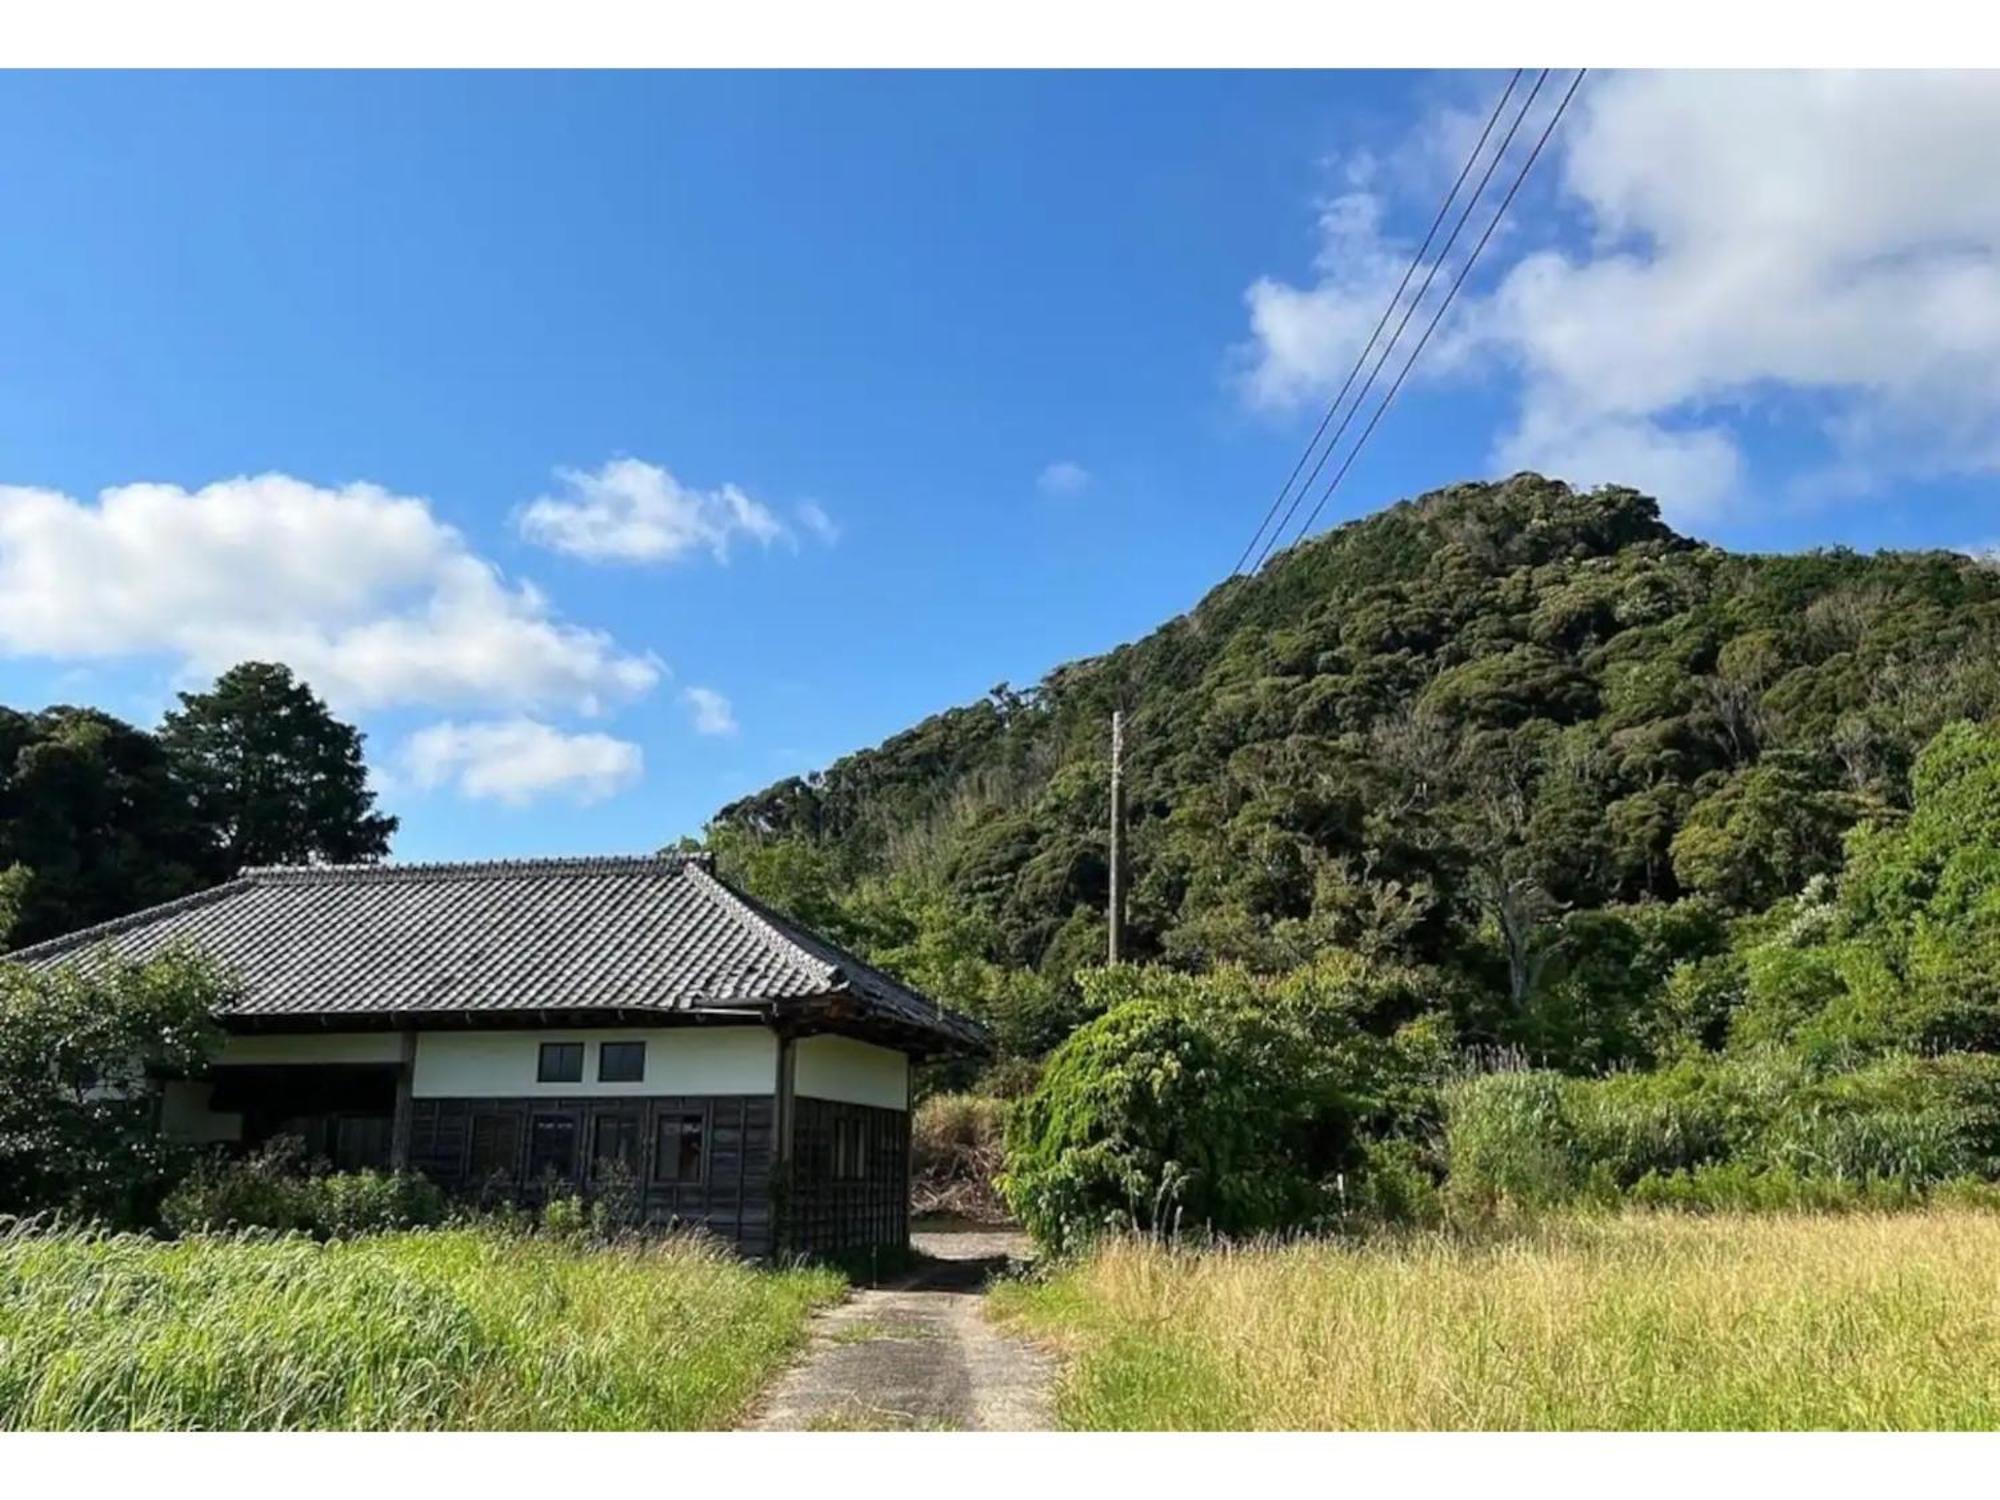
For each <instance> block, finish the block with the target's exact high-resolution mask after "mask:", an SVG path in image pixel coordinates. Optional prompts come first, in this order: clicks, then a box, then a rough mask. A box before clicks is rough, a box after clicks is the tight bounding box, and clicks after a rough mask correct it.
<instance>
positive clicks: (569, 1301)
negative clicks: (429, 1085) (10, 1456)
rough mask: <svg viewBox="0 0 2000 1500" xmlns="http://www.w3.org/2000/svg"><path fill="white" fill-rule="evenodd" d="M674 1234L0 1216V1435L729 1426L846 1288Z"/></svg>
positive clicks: (824, 1276) (830, 1277)
mask: <svg viewBox="0 0 2000 1500" xmlns="http://www.w3.org/2000/svg"><path fill="white" fill-rule="evenodd" d="M840 1289H841V1281H840V1278H839V1277H838V1276H837V1275H835V1274H834V1273H832V1272H826V1271H796V1272H783V1273H774V1272H767V1271H760V1270H756V1269H753V1268H751V1267H749V1266H746V1265H743V1264H742V1263H740V1262H738V1261H735V1260H733V1259H731V1258H729V1257H728V1256H726V1255H724V1254H722V1253H720V1252H718V1251H714V1250H711V1249H707V1248H703V1247H699V1246H697V1245H694V1244H692V1243H688V1242H677V1243H675V1242H670V1243H666V1244H660V1245H654V1246H650V1247H635V1248H630V1249H624V1248H620V1249H602V1248H598V1249H592V1248H587V1247H584V1246H581V1245H575V1244H565V1243H563V1242H560V1241H556V1240H551V1239H547V1238H529V1237H521V1236H511V1235H503V1234H496V1233H489V1232H483V1231H474V1230H449V1231H435V1232H425V1233H412V1234H395V1235H382V1236H376V1237H371V1238H363V1239H356V1240H353V1241H348V1242H344V1243H342V1242H334V1243H330V1244H315V1243H313V1242H311V1241H309V1240H305V1239H287V1240H273V1239H263V1240H258V1239H234V1238H213V1239H204V1238H194V1239H187V1240H182V1241H180V1242H178V1243H173V1244H163V1243H160V1242H157V1241H152V1240H147V1239H142V1238H137V1237H131V1236H104V1235H92V1234H84V1233H62V1234H43V1233H29V1232H25V1231H20V1230H16V1231H14V1232H13V1233H10V1234H0V1429H20V1428H58V1429H84V1428H92V1429H101V1428H139V1429H241V1428H254V1429H271V1428H280V1429H300V1428H368V1429H382V1428H393V1429H447V1428H453V1429H455V1428H479V1429H545V1428H573V1429H575V1428H583V1429H603V1428H701V1427H717V1426H727V1425H728V1424H729V1422H730V1420H731V1419H732V1418H733V1417H734V1416H735V1414H736V1413H737V1412H738V1410H739V1409H740V1408H741V1407H742V1406H743V1405H744V1403H745V1402H746V1401H747V1400H748V1399H749V1398H750V1397H751V1396H752V1395H753V1394H755V1392H756V1391H757V1390H758V1389H759V1388H760V1387H761V1386H762V1385H763V1383H764V1381H765V1380H766V1379H767V1378H768V1377H769V1376H770V1375H771V1374H772V1373H773V1372H774V1370H775V1369H776V1367H777V1366H778V1365H779V1364H780V1363H782V1362H783V1360H784V1359H785V1358H786V1356H787V1355H788V1354H789V1353H790V1352H791V1351H792V1349H794V1348H795V1347H796V1346H797V1345H798V1343H799V1342H800V1340H801V1338H802V1335H803V1331H804V1325H805V1320H806V1317H807V1315H808V1314H809V1313H810V1312H811V1311H812V1309H813V1308H814V1307H816V1306H818V1305H820V1304H821V1303H824V1302H827V1301H830V1300H832V1299H834V1298H835V1297H837V1296H838V1295H839V1293H840Z"/></svg>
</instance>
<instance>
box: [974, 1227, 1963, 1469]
mask: <svg viewBox="0 0 2000 1500" xmlns="http://www.w3.org/2000/svg"><path fill="white" fill-rule="evenodd" d="M995 1310H996V1312H997V1314H998V1315H999V1316H1000V1317H1002V1318H1003V1319H1004V1320H1006V1321H1008V1322H1010V1323H1012V1324H1014V1325H1015V1326H1017V1327H1019V1328H1021V1329H1023V1330H1024V1331H1028V1332H1031V1333H1035V1334H1039V1335H1042V1336H1046V1337H1050V1338H1053V1339H1054V1340H1056V1341H1057V1342H1058V1343H1060V1344H1062V1345H1064V1346H1066V1347H1067V1349H1068V1350H1069V1352H1070V1354H1071V1355H1072V1359H1071V1362H1070V1365H1069V1369H1068V1372H1067V1374H1066V1376H1065V1378H1064V1383H1063V1385H1062V1387H1061V1390H1060V1391H1059V1394H1058V1411H1059V1414H1060V1417H1061V1420H1062V1421H1063V1423H1064V1425H1066V1426H1070V1427H1077V1428H1090V1429H1122V1430H1131V1429H1142V1430H1143V1429H1159V1428H1176V1429H1214V1428H1224V1429H1235V1428H1289V1429H1353V1428H1365V1429H1523V1428H1526V1429H1558V1430H1569V1429H1733V1428H1761V1429H1821V1428H1842V1429H1847V1428H1855V1429H1884V1428H1897V1429H1905V1428H1992V1427H1994V1426H1996V1425H2000V1215H1991V1214H1982V1213H1976V1212H1967V1211H1936V1212H1928V1213H1911V1214H1903V1215H1843V1216H1827V1217H1807V1216H1797V1217H1756V1218H1749V1217H1742V1218H1731V1217H1712V1218H1711V1217H1692V1216H1687V1217H1683V1216H1676V1215H1668V1214H1659V1215H1648V1214H1637V1213H1635V1214H1629V1215H1625V1216H1622V1217H1604V1218H1601V1219H1590V1218H1575V1219H1563V1220H1556V1221H1551V1222H1549V1223H1546V1224H1544V1225H1542V1226H1540V1227H1538V1228H1533V1229H1528V1230H1524V1231H1521V1232H1520V1233H1518V1234H1515V1235H1511V1236H1507V1237H1497V1236H1496V1237H1493V1238H1489V1239H1486V1240H1484V1241H1480V1242H1475V1241H1472V1240H1469V1239H1466V1238H1463V1237H1460V1238H1456V1239H1448V1238H1445V1237H1441V1236H1408V1237H1400V1238H1394V1239H1389V1238H1385V1239H1381V1240H1378V1241H1375V1242H1372V1243H1365V1244H1358V1245H1347V1246H1342V1245H1339V1244H1336V1243H1332V1242H1317V1243H1313V1242H1307V1243H1297V1244H1292V1245H1285V1246H1269V1247H1262V1248H1248V1249H1239V1250H1230V1251H1215V1252H1206V1253H1203V1252H1196V1251H1173V1250H1168V1249H1164V1248H1161V1247H1159V1246H1157V1245H1153V1244H1147V1243H1139V1242H1122V1243H1114V1244H1111V1245H1109V1246H1107V1247H1105V1248H1103V1249H1101V1250H1100V1251H1099V1252H1098V1253H1097V1254H1096V1255H1095V1256H1094V1257H1093V1258H1091V1259H1089V1260H1087V1261H1085V1262H1083V1263H1081V1264H1079V1265H1077V1266H1074V1267H1072V1268H1069V1269H1067V1270H1065V1271H1060V1272H1057V1273H1056V1274H1054V1275H1052V1276H1051V1277H1050V1278H1049V1279H1048V1280H1046V1281H1043V1282H1039V1283H1036V1282H1024V1283H1018V1284H1014V1285H1011V1286H1007V1287H1003V1288H1001V1289H1000V1290H999V1292H998V1293H997V1294H996V1304H995Z"/></svg>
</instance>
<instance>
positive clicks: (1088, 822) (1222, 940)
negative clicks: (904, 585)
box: [710, 474, 2000, 1013]
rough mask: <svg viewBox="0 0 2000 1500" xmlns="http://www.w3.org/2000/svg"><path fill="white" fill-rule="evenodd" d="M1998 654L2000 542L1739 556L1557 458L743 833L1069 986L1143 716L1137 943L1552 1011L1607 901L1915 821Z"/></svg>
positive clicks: (1140, 952) (1277, 563) (956, 941)
mask: <svg viewBox="0 0 2000 1500" xmlns="http://www.w3.org/2000/svg"><path fill="white" fill-rule="evenodd" d="M1996 644H2000V569H1995V568H1994V567H1992V566H1991V565H1988V564H1984V563H1980V562H1977V561H1974V560H1972V559H1970V558H1967V557H1963V556H1959V555H1957V554H1953V553H1947V552H1927V553H1901V554H1890V553H1885V554H1877V555H1874V556H1863V555H1859V554H1856V553H1852V552H1849V551H1845V550H1833V551H1823V552H1813V553H1807V554H1803V555H1796V556H1792V555H1786V556H1767V555H1736V554H1731V553H1728V552H1725V551H1723V550H1721V549H1719V548H1717V547H1713V546H1709V545H1706V544H1703V543H1700V542H1697V541H1694V540H1692V539H1690V538H1687V537H1683V536H1680V535H1678V534H1676V533H1675V532H1674V531H1673V530H1672V529H1670V528H1669V527H1668V526H1667V525H1665V524H1664V523H1663V522H1662V521H1661V520H1660V517H1659V512H1658V507H1657V506H1656V504H1655V503H1654V502H1653V501H1652V500H1651V499H1649V498H1647V497H1646V496H1643V495H1640V494H1638V493H1636V492H1635V491H1632V490H1627V489H1616V488H1611V489H1603V490H1599V491H1595V492H1592V493H1587V494H1583V493H1577V492H1575V491H1573V490H1572V489H1570V488H1569V487H1568V486H1566V485H1564V484H1561V483H1559V482H1556V481H1553V480H1549V479H1544V478H1541V477H1539V476H1536V475H1532V474H1522V475H1517V476H1515V477H1514V478H1512V479H1509V480H1506V481H1504V482H1501V483H1497V484H1463V485H1458V486H1454V487H1452V488H1450V489H1446V490H1441V491H1438V492H1436V493H1433V494H1430V495H1426V496H1423V497H1422V498H1420V499H1417V500H1413V501H1406V502H1404V503H1401V504H1398V505H1395V506H1393V507H1391V508H1389V509H1388V510H1385V511H1383V512H1381V513H1379V514H1377V515H1374V516H1371V517H1368V518H1366V519H1364V520H1360V521H1356V522H1353V523H1350V524H1348V525H1345V526H1342V527H1340V528H1338V529H1336V530H1334V531H1331V532H1329V533H1327V534H1325V535H1323V536H1321V537H1318V538H1316V539H1314V540H1312V541H1310V542H1308V543H1305V544H1303V545H1301V546H1298V547H1295V548H1293V549H1291V550H1290V551H1288V552H1286V553H1284V554H1282V555H1280V556H1278V557H1276V558H1274V559H1273V560H1272V562H1271V563H1270V564H1268V565H1267V566H1266V567H1265V568H1264V569H1263V570H1262V572H1261V573H1259V574H1258V575H1256V576H1254V577H1241V578H1235V579H1231V580H1229V581H1228V582H1226V583H1224V584H1222V585H1221V586H1220V587H1218V588H1216V589H1215V590H1214V591H1213V592H1211V593H1210V594H1209V595H1208V597H1207V598H1205V599H1203V600H1202V601H1201V603H1200V604H1199V605H1198V606H1197V607H1196V608H1195V609H1194V610H1193V611H1192V612H1190V613H1189V614H1187V615H1184V616H1182V617H1180V618H1178V619H1175V620H1173V621H1171V622H1169V623H1168V624H1167V625H1165V626H1163V627H1162V628H1161V629H1159V630H1157V631H1155V632H1154V633H1153V634H1151V635H1150V636H1148V637H1146V638H1145V639H1143V640H1141V641H1139V642H1137V643H1135V644H1132V645H1129V646H1124V647H1120V648H1118V649H1117V650H1114V651H1112V652H1110V653H1108V654H1106V655H1103V656H1099V657H1095V658H1091V659H1088V660H1084V661H1079V662H1074V663H1071V664H1069V665H1066V666H1063V667H1060V668H1058V669H1056V670H1055V671H1053V672H1051V673H1050V674H1049V675H1048V677H1047V678H1046V679H1045V680H1044V681H1043V682H1042V683H1041V684H1039V685H1038V686H1036V687H1034V688H1032V689H1030V690H1028V691H1025V692H1016V691H1013V690H1011V689H1009V688H1007V687H1006V686H1005V685H1002V686H1001V687H998V688H996V689H994V690H993V692H992V693H991V694H990V695H989V696H988V697H987V699H986V700H985V701H983V702H980V703H977V704H973V705H970V706H968V707H963V708H957V709H952V710H950V711H948V712H945V713H942V714H939V715H936V716H935V717H933V718H930V719H927V720H925V721H924V722H922V723H920V724H918V725H917V726H916V727H915V728H913V729H910V730H908V731H906V732H904V733H902V734H899V735H897V736H895V737H894V738H892V739H890V740H888V741H886V742H884V743H883V744H882V745H880V746H878V747H876V748H875V749H872V750H866V751H862V752H860V753H857V754H854V755H850V756H848V757H846V758H844V759H842V760H840V761H838V762H836V763H835V764H834V765H833V766H831V767H830V768H829V769H827V770H826V771H825V772H824V773H821V774H818V775H814V776H811V777H807V778H803V779H797V778H795V779H792V780H788V781H784V782H781V783H779V784H777V785H775V786H772V787H770V788H768V789H767V790H765V791H763V792H761V793H758V794H757V795H755V796H751V797H747V798H744V799H742V800H741V801H738V802H735V803H732V804H731V805H729V806H728V807H725V808H724V809H722V810H721V812H720V813H719V814H718V816H717V819H716V821H715V824H714V825H713V827H712V829H711V834H710V836H711V840H712V841H713V842H714V843H715V844H716V846H717V847H718V849H719V850H720V852H721V853H722V854H723V856H724V858H725V859H727V860H733V861H735V862H736V864H737V866H738V867H739V870H740V872H742V873H743V874H744V875H745V876H746V878H751V879H753V880H754V881H756V882H757V883H759V884H761V885H762V886H763V887H764V888H765V890H766V891H767V893H768V894H770V895H771V896H772V897H773V898H774V899H777V900H780V901H787V900H789V901H790V902H791V903H792V904H794V905H802V906H805V907H808V908H811V907H814V906H815V905H816V904H817V905H819V906H823V907H829V908H836V907H837V908H838V910H834V909H826V910H817V911H809V912H808V913H807V914H809V915H813V916H816V917H817V918H818V919H819V920H822V921H831V922H833V923H834V924H835V925H836V926H840V925H843V924H844V925H845V927H846V929H847V935H848V936H849V937H850V938H852V939H854V940H857V941H866V942H870V943H871V945H872V946H873V947H874V948H875V949H876V950H877V951H878V953H880V952H882V951H884V950H890V951H891V955H892V957H893V956H894V950H899V949H900V950H901V951H902V955H903V958H904V960H905V966H906V967H910V966H914V967H916V968H917V969H919V970H924V971H925V973H924V975H923V977H927V978H929V979H930V980H931V981H932V982H933V983H939V982H945V981H946V980H947V979H949V978H950V977H951V976H950V975H949V974H943V973H941V972H940V971H939V969H938V965H939V964H940V963H942V962H945V960H946V959H949V960H950V961H951V962H953V963H967V962H972V961H973V960H975V959H976V961H977V963H979V964H983V965H991V966H994V967H995V968H997V969H998V970H1001V971H1033V972H1035V973H1038V974H1040V975H1041V976H1043V977H1044V978H1045V979H1047V980H1048V981H1049V982H1050V983H1052V984H1057V985H1060V984H1062V983H1063V982H1064V981H1065V978H1066V976H1067V975H1069V974H1070V973H1072V972H1073V971H1074V970H1076V969H1077V968H1078V967H1080V966H1083V965H1086V964H1089V963H1093V962H1097V961H1099V960H1100V955H1101V950H1102V945H1103V907H1104V903H1105V897H1106V869H1107V867H1106V834H1105V824H1106V810H1107V773H1108V758H1107V739H1108V734H1107V722H1108V718H1109V715H1110V712H1111V710H1112V709H1113V708H1114V707H1121V706H1122V707H1124V708H1125V709H1126V711H1127V725H1128V733H1127V746H1128V751H1127V754H1128V759H1127V765H1128V786H1129V798H1128V805H1129V816H1130V824H1129V826H1130V848H1131V868H1132V899H1131V908H1130V929H1129V930H1130V946H1131V948H1132V950H1133V952H1134V954H1135V955H1136V956H1137V957H1140V958H1154V957H1157V958H1161V959H1165V960H1167V961H1170V962H1172V963H1174V964H1176V965H1178V966H1185V967H1197V968H1198V967H1203V966H1206V965H1208V964H1212V963H1215V962H1218V961H1226V960H1239V961H1243V962H1246V963H1249V964H1251V965H1252V966H1254V967H1257V968H1261V969H1267V970H1277V969H1283V968H1288V967H1291V966H1293V965H1295V964H1298V963H1300V962H1303V961H1305V960H1307V959H1309V958H1311V957H1312V956H1313V955H1314V954H1315V953H1317V952H1320V951H1323V950H1324V949H1326V948H1329V947H1337V948H1342V949H1348V950H1353V951H1356V952H1358V953H1362V954H1372V955H1381V956H1386V957H1393V958H1394V959H1395V960H1396V961H1398V962H1407V963H1411V964H1443V965H1446V966H1447V967H1449V968H1450V969H1451V970H1452V972H1454V973H1455V974H1458V975H1460V976H1462V977H1464V978H1466V980H1467V981H1468V982H1473V983H1477V984H1480V985H1483V986H1486V987H1488V988H1490V990H1491V991H1492V993H1493V994H1494V996H1495V1005H1496V1007H1497V1011H1498V1012H1502V1013H1504V1012H1505V1011H1506V1010H1507V1009H1508V1007H1510V1006H1511V1007H1512V1009H1513V1010H1514V1011H1515V1012H1518V1011H1519V1010H1520V1009H1521V1008H1522V1007H1524V1006H1527V1005H1530V1004H1531V1003H1532V1002H1533V1001H1534V999H1535V996H1536V994H1537V993H1538V992H1539V991H1541V990H1543V989H1546V988H1548V987H1549V986H1550V985H1552V984H1554V983H1555V982H1556V978H1557V971H1558V970H1559V969H1560V968H1561V966H1562V962H1563V956H1564V954H1565V953H1566V952H1567V953H1569V954H1570V955H1572V957H1573V955H1574V953H1575V951H1576V948H1577V945H1576V944H1575V943H1573V942H1566V941H1565V939H1564V934H1563V929H1564V927H1565V926H1566V925H1573V924H1574V923H1575V922H1576V921H1577V920H1578V919H1579V917H1581V916H1583V915H1585V914H1588V913H1591V912H1593V911H1596V910H1598V909H1602V908H1612V907H1617V908H1629V907H1633V906H1635V905H1639V904H1642V903H1644V904H1647V905H1649V906H1650V905H1652V904H1655V903H1674V902H1677V901H1681V898H1684V897H1687V896H1690V895H1699V896H1700V897H1701V898H1703V899H1702V901H1701V903H1700V904H1699V910H1700V911H1701V912H1702V913H1704V914H1706V916H1705V917H1704V919H1705V920H1706V919H1707V917H1709V916H1712V917H1716V918H1717V919H1719V920H1720V919H1727V918H1728V917H1730V916H1734V915H1740V914H1743V913H1747V912H1753V911H1757V910H1761V909H1763V908H1766V907H1768V906H1770V905H1771V904H1772V903H1773V902H1776V901H1778V900H1779V899H1781V898H1783V897H1786V896H1787V895H1790V894H1792V893H1794V892H1796V891H1798V890H1799V889H1801V888H1802V887H1803V886H1804V885H1805V883H1806V882H1807V881H1808V880H1810V879H1811V877H1813V876H1814V875H1816V874H1821V873H1824V872H1830V871H1833V870H1835V869H1836V868H1837V867H1838V865H1839V862H1840V860H1841V857H1842V839H1843V835H1844V833H1845V832H1846V830H1847V829H1848V828H1849V827H1850V826H1851V825H1852V824H1854V823H1855V822H1857V821H1858V820H1863V819H1867V820H1874V821H1884V822H1887V821H1893V820H1894V819H1895V818H1896V817H1897V816H1898V815H1899V812H1900V810H1902V809H1904V808H1906V807H1907V806H1908V804H1909V799H1910V788H1909V772H1910V767H1911V764H1912V762H1913V759H1914V757H1915V754H1916V752H1917V751H1918V750H1919V749H1920V748H1921V746H1922V745H1923V744H1924V743H1925V741H1926V740H1927V739H1929V737H1930V736H1931V735H1932V734H1934V733H1935V732H1936V731H1937V730H1938V729H1939V727H1940V726H1942V725H1943V724H1945V723H1947V722H1949V721H1951V720H1954V719H1957V718H1964V717H1970V718H1974V719H1983V718H1985V717H1986V716H1987V715H1988V714H1989V712H1990V711H1991V708H1992V706H1993V705H1994V704H1995V703H2000V662H1997V661H1996V655H1995V649H1994V648H1995V646H1996ZM857 892H859V893H862V894H861V895H859V896H857V895H856V894H855V893H857ZM1682 906H1683V907H1684V908H1685V907H1686V903H1685V902H1683V903H1682ZM940 945H942V947H943V950H944V956H943V957H940V956H939V954H938V953H936V952H933V953H931V954H930V957H929V958H928V959H926V957H925V950H926V948H927V946H928V948H930V949H938V948H939V946H940ZM967 972H970V971H967ZM964 982H966V983H972V982H973V981H972V980H970V979H966V980H964ZM980 982H983V983H987V984H989V985H990V984H991V982H992V976H991V975H990V974H989V975H987V977H986V979H985V980H983V981H980Z"/></svg>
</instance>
